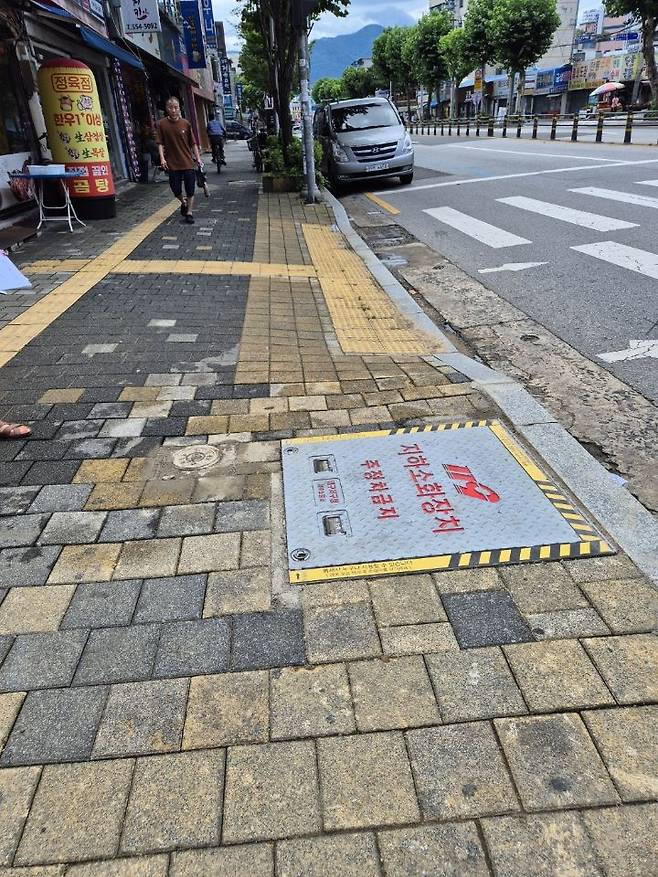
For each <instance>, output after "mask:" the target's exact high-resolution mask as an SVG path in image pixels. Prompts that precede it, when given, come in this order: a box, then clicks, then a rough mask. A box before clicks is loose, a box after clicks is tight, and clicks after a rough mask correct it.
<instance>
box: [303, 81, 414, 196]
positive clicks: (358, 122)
mask: <svg viewBox="0 0 658 877" xmlns="http://www.w3.org/2000/svg"><path fill="white" fill-rule="evenodd" d="M313 132H314V134H315V137H316V138H317V139H318V140H319V141H320V142H321V143H322V151H323V164H322V169H323V172H324V173H325V174H326V176H327V178H328V180H329V183H330V185H331V186H332V187H333V188H337V187H340V186H341V184H343V183H349V182H360V181H362V180H372V179H382V178H386V177H399V178H400V182H401V183H403V184H408V183H410V182H411V181H412V180H413V178H414V148H413V145H412V143H411V137H410V136H409V134H408V133H407V132H406V131H405V128H404V125H403V124H402V120H401V118H400V115H399V113H398V111H397V109H396V108H395V106H394V105H393V104H392V103H391V101H390V100H388V98H383V97H367V98H361V99H360V100H341V101H334V102H332V103H328V104H325V105H324V106H322V107H320V108H319V109H318V110H316V112H315V117H314V119H313Z"/></svg>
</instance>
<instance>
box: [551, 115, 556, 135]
mask: <svg viewBox="0 0 658 877" xmlns="http://www.w3.org/2000/svg"><path fill="white" fill-rule="evenodd" d="M556 134H557V116H553V121H552V122H551V140H555V135H556Z"/></svg>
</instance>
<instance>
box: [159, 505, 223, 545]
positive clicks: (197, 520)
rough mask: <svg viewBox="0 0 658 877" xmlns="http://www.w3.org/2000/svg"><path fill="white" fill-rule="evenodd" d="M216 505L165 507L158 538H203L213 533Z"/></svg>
mask: <svg viewBox="0 0 658 877" xmlns="http://www.w3.org/2000/svg"><path fill="white" fill-rule="evenodd" d="M214 521H215V505H214V503H210V502H209V503H198V504H196V505H179V506H165V508H163V510H162V517H161V518H160V523H159V525H158V536H161V537H162V536H202V535H204V534H206V533H212V531H213V525H214Z"/></svg>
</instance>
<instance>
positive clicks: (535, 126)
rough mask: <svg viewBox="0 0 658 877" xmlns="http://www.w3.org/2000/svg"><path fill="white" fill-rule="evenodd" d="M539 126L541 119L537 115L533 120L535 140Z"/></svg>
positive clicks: (533, 137) (533, 136)
mask: <svg viewBox="0 0 658 877" xmlns="http://www.w3.org/2000/svg"><path fill="white" fill-rule="evenodd" d="M538 127H539V119H538V118H537V116H535V117H534V119H533V120H532V139H533V140H536V139H537V128H538Z"/></svg>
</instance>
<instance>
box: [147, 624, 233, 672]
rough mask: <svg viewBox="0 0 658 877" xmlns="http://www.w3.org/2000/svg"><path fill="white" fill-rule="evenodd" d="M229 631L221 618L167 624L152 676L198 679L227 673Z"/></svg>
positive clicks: (161, 638) (163, 631)
mask: <svg viewBox="0 0 658 877" xmlns="http://www.w3.org/2000/svg"><path fill="white" fill-rule="evenodd" d="M229 630H230V628H229V625H228V623H227V622H226V621H225V620H224V619H221V618H208V619H199V620H195V621H176V622H172V623H168V624H164V625H163V626H162V634H161V636H160V643H159V645H158V652H157V655H156V658H155V668H154V670H153V675H154V676H156V677H160V678H162V677H169V676H196V675H199V674H205V673H222V672H224V671H225V670H228V666H229Z"/></svg>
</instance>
